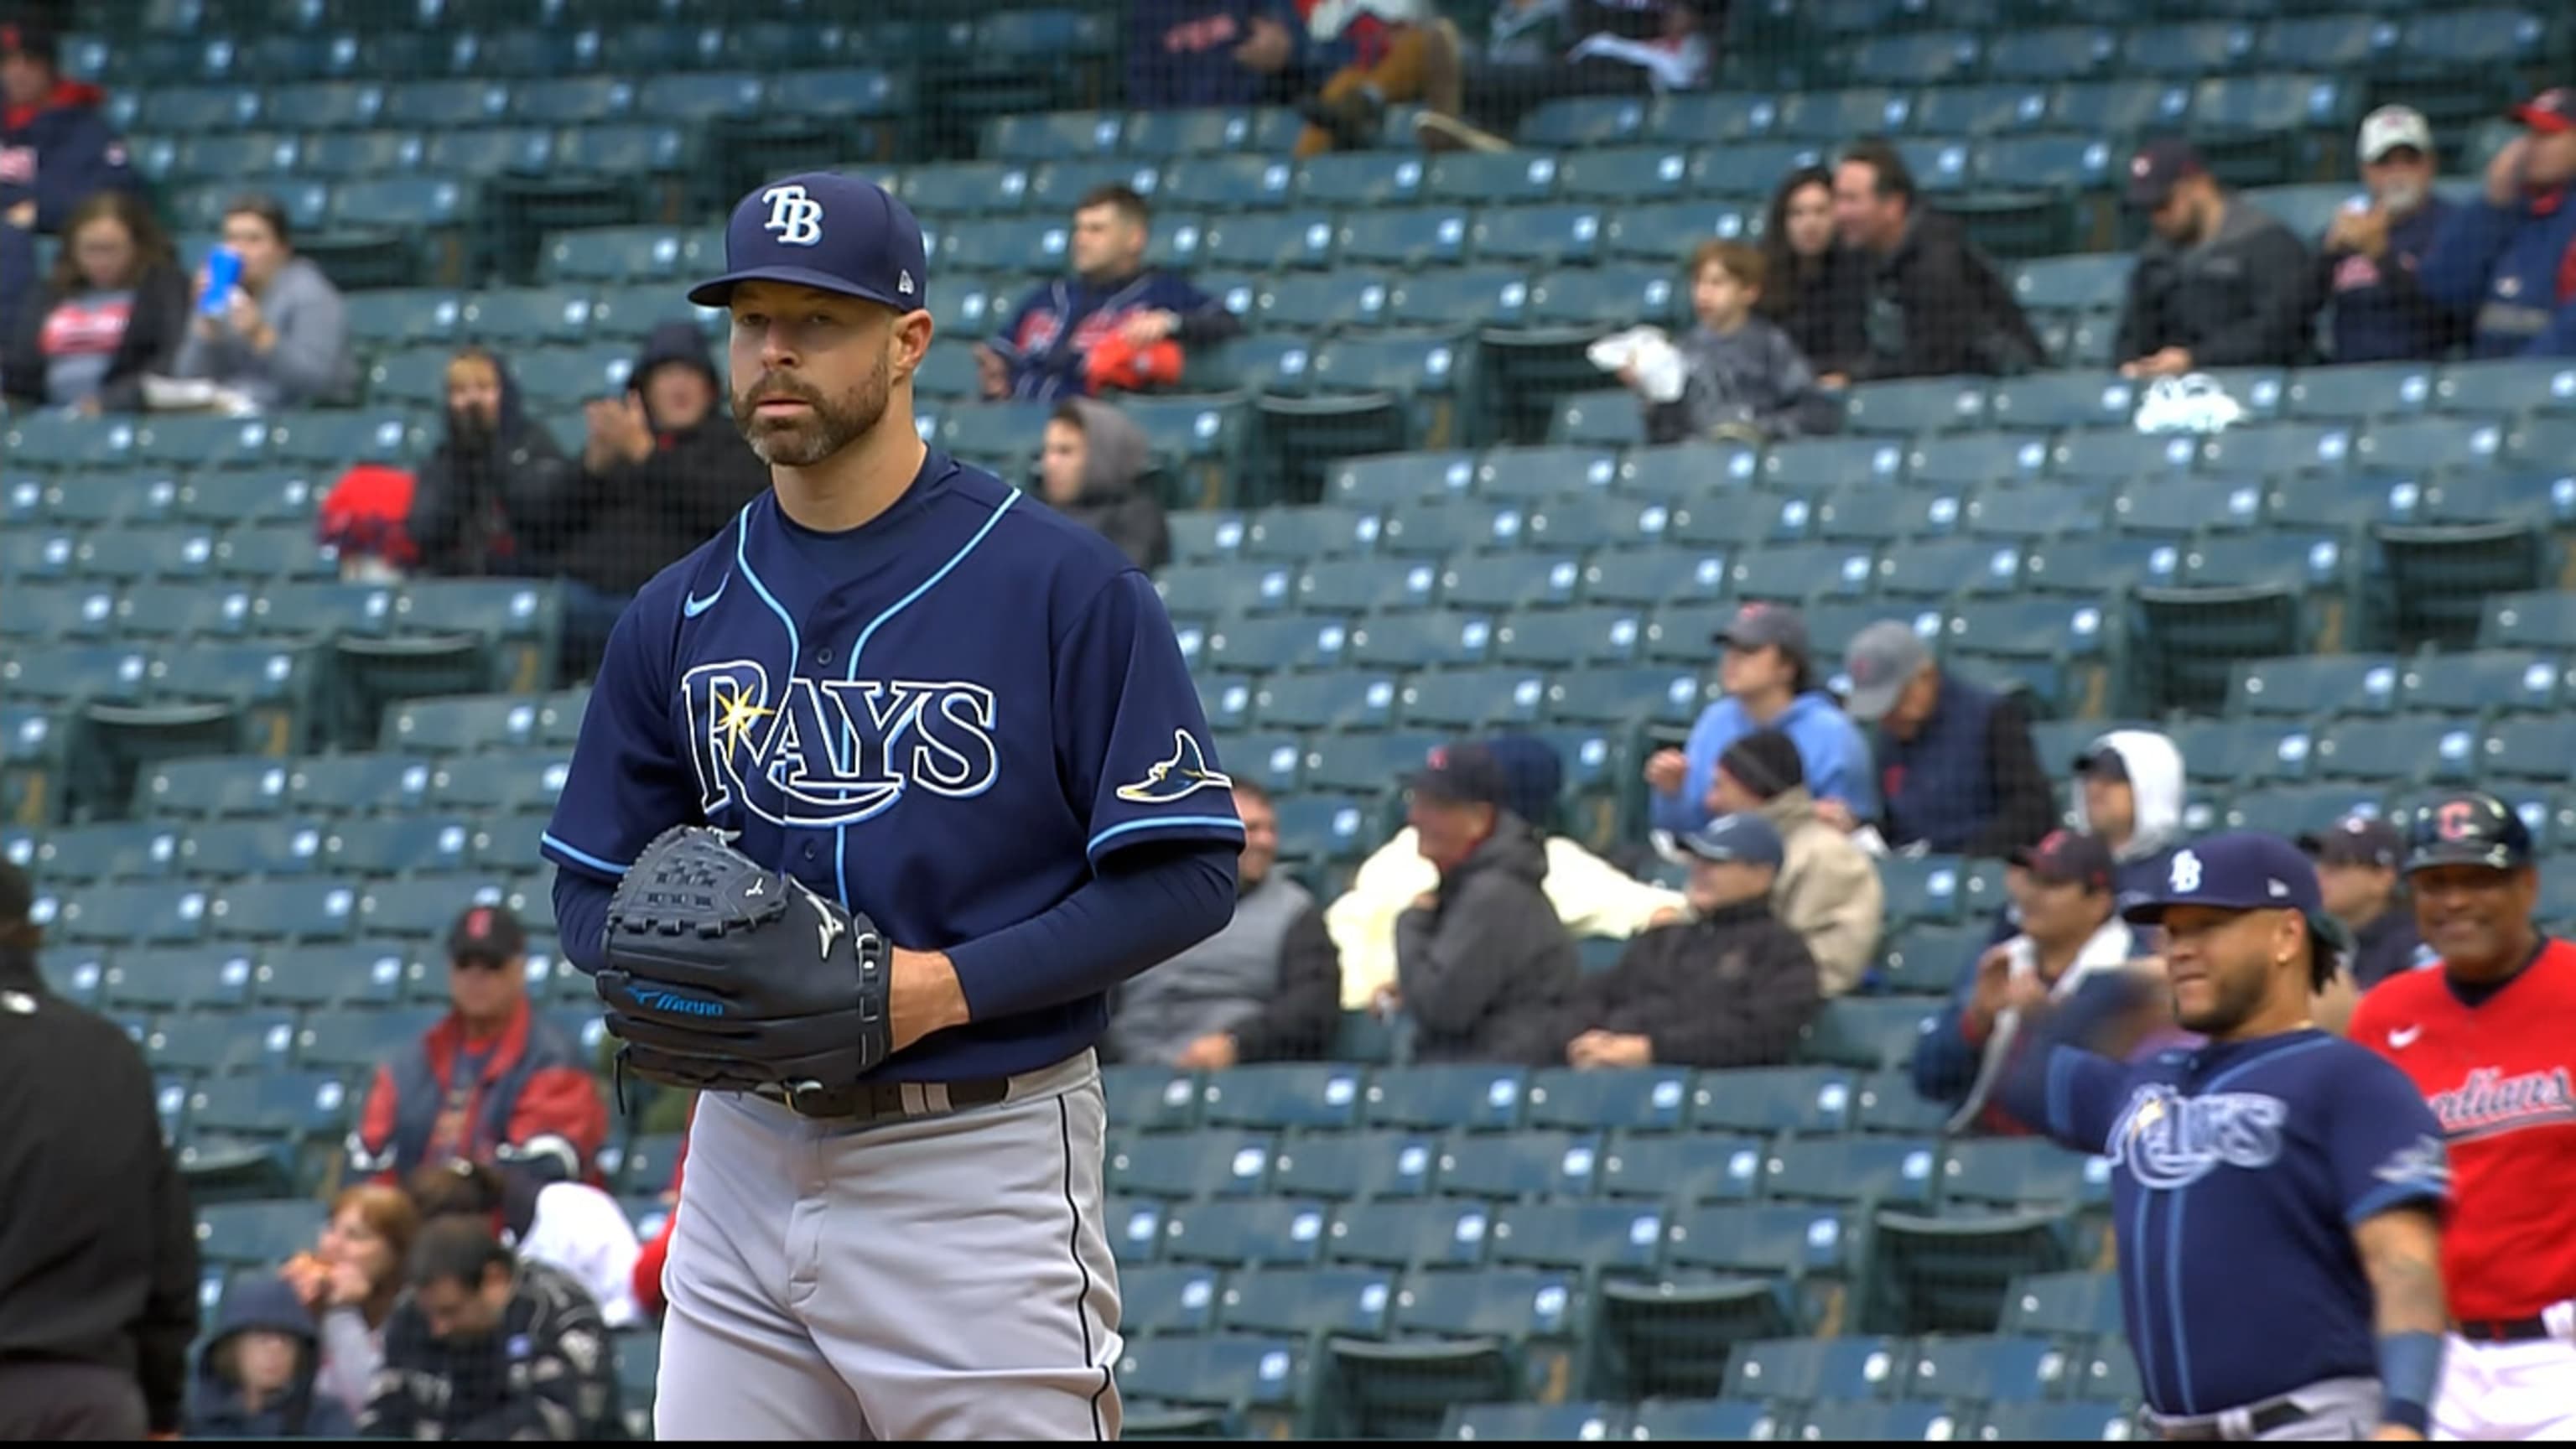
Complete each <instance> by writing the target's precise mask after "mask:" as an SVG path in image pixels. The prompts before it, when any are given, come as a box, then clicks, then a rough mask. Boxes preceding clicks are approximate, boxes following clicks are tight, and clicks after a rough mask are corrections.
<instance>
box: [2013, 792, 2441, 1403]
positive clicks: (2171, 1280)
mask: <svg viewBox="0 0 2576 1449" xmlns="http://www.w3.org/2000/svg"><path fill="white" fill-rule="evenodd" d="M2126 914H2127V915H2128V918H2129V920H2130V921H2131V922H2133V923H2135V924H2139V925H2149V926H2162V927H2163V928H2164V940H2165V971H2166V976H2167V982H2168V985H2169V986H2170V988H2171V990H2172V993H2173V1003H2174V1015H2175V1018H2176V1019H2177V1020H2178V1021H2180V1022H2181V1024H2182V1026H2183V1027H2184V1029H2186V1030H2188V1031H2192V1032H2196V1033H2199V1034H2200V1035H2201V1036H2202V1037H2203V1038H2205V1041H2204V1042H2203V1044H2201V1045H2199V1046H2195V1047H2174V1048H2169V1049H2167V1050H2164V1051H2161V1052H2158V1053H2156V1054H2155V1055H2153V1056H2151V1057H2148V1058H2146V1059H2145V1060H2143V1061H2139V1062H2136V1063H2121V1062H2116V1061H2112V1060H2111V1059H2109V1058H2107V1057H2099V1056H2094V1055H2092V1054H2090V1053H2088V1052H2085V1051H2083V1050H2081V1049H2079V1048H2076V1047H2071V1046H2056V1047H2052V1048H2050V1050H2049V1052H2048V1053H2047V1055H2046V1056H2045V1057H2039V1056H2037V1055H2036V1054H2033V1056H2031V1057H2026V1058H2025V1059H2024V1064H2023V1065H2021V1066H2019V1067H2017V1068H2016V1070H2015V1071H2014V1072H2013V1073H2012V1075H2011V1076H2009V1077H2007V1078H2006V1080H2005V1085H2004V1092H2005V1101H2006V1105H2007V1107H2008V1108H2009V1110H2011V1111H2012V1113H2013V1114H2014V1115H2015V1116H2017V1117H2019V1118H2020V1119H2021V1120H2023V1121H2025V1122H2031V1123H2045V1124H2046V1128H2047V1132H2048V1135H2049V1136H2051V1137H2053V1138H2055V1139H2056V1140H2057V1141H2058V1142H2060V1143H2061V1144H2063V1145H2065V1146H2067V1147H2070V1148H2072V1149H2074V1150H2075V1151H2078V1152H2086V1153H2094V1154H2099V1155H2101V1156H2104V1157H2107V1158H2109V1159H2110V1160H2111V1168H2112V1177H2111V1206H2112V1214H2113V1218H2112V1227H2113V1230H2114V1232H2115V1233H2116V1234H2117V1235H2118V1242H2119V1260H2120V1268H2119V1276H2120V1306H2121V1312H2122V1315H2123V1317H2124V1318H2125V1320H2126V1322H2127V1325H2128V1332H2129V1346H2130V1349H2131V1351H2132V1352H2134V1353H2135V1354H2136V1355H2137V1358H2138V1374H2139V1377H2140V1378H2141V1380H2143V1382H2144V1384H2145V1388H2146V1399H2147V1414H2146V1424H2145V1428H2146V1430H2147V1432H2148V1433H2149V1434H2151V1435H2153V1436H2154V1437H2157V1438H2164V1439H2359V1438H2381V1439H2420V1438H2422V1437H2424V1432H2425V1426H2426V1424H2427V1422H2428V1417H2429V1415H2430V1412H2431V1405H2432V1398H2433V1390H2434V1385H2435V1384H2436V1383H2437V1382H2439V1379H2440V1375H2441V1360H2442V1329H2443V1325H2444V1322H2445V1319H2444V1307H2443V1300H2442V1277H2441V1261H2440V1258H2441V1241H2440V1223H2439V1214H2440V1213H2441V1211H2442V1207H2443V1202H2444V1198H2445V1194H2446V1192H2447V1190H2448V1171H2447V1168H2446V1167H2445V1165H2444V1161H2443V1156H2442V1140H2441V1135H2440V1130H2439V1128H2438V1127H2436V1126H2435V1124H2434V1121H2433V1114H2432V1113H2431V1112H2429V1111H2427V1110H2425V1107H2424V1102H2423V1099H2422V1098H2421V1097H2420V1096H2418V1095H2416V1093H2415V1090H2414V1088H2413V1086H2412V1085H2411V1084H2410V1083H2408V1082H2407V1081H2406V1079H2405V1077H2404V1076H2403V1075H2402V1074H2400V1073H2398V1072H2395V1071H2392V1070H2390V1068H2389V1066H2388V1064H2387V1063H2386V1062H2383V1061H2381V1060H2379V1059H2378V1058H2377V1057H2375V1056H2373V1055H2371V1054H2370V1053H2369V1052H2367V1051H2365V1050H2363V1049H2362V1048H2360V1047H2358V1046H2355V1045H2353V1044H2352V1043H2350V1042H2348V1041H2345V1040H2343V1039H2342V1038H2340V1037H2335V1036H2329V1035H2327V1034H2326V1033H2324V1032H2321V1031H2318V1030H2317V1029H2316V1028H2315V1027H2313V1026H2312V1025H2310V1024H2309V1021H2308V1002H2309V998H2310V995H2311V992H2312V991H2313V989H2314V987H2315V986H2316V985H2317V984H2318V983H2322V982H2323V981H2325V980H2326V979H2327V977H2328V976H2330V975H2331V974H2332V973H2333V972H2334V971H2335V970H2336V969H2337V967H2338V965H2339V964H2340V962H2341V957H2342V953H2343V951H2344V950H2345V949H2346V948H2347V942H2346V939H2345V937H2344V935H2343V932H2342V928H2341V927H2339V926H2337V925H2336V924H2335V923H2334V921H2333V920H2332V919H2331V918H2330V917H2328V916H2327V915H2326V913H2325V908H2324V904H2323V902H2322V900H2321V898H2320V896H2319V892H2318V889H2317V875H2316V869H2315V867H2313V866H2311V865H2310V864H2309V863H2308V860H2307V857H2305V856H2303V855H2301V854H2300V853H2299V851H2298V849H2297V847H2295V846H2293V845H2291V844H2290V842H2288V841H2286V840H2283V839H2280V838H2278V837H2276V836H2270V835H2262V834H2257V833H2254V832H2250V831H2244V832H2236V833H2232V834H2223V835H2213V836H2210V837H2207V838H2206V839H2203V840H2199V841H2195V842H2194V843H2192V844H2191V845H2189V846H2187V847H2185V848H2184V849H2182V850H2180V851H2177V852H2175V854H2174V857H2173V859H2172V860H2171V861H2170V862H2169V863H2168V864H2167V866H2166V872H2165V878H2164V880H2163V882H2162V888H2161V889H2160V890H2158V891H2156V892H2154V893H2152V894H2148V895H2146V896H2144V897H2143V898H2141V899H2138V900H2135V901H2133V902H2132V904H2131V905H2129V906H2128V907H2127V910H2126Z"/></svg>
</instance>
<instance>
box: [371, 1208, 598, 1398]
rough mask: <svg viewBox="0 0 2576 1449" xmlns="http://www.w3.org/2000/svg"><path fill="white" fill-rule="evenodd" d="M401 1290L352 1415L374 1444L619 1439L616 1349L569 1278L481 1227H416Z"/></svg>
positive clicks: (452, 1222) (451, 1221) (463, 1223)
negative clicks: (372, 1388) (378, 1366)
mask: <svg viewBox="0 0 2576 1449" xmlns="http://www.w3.org/2000/svg"><path fill="white" fill-rule="evenodd" d="M409 1276H410V1280H411V1291H410V1292H409V1293H408V1294H406V1295H405V1296H404V1298H403V1300H402V1303H401V1306H399V1307H397V1308H396V1309H395V1310H394V1317H393V1322H392V1323H391V1324H390V1325H389V1326H388V1327H387V1328H386V1330H385V1371H384V1372H383V1373H382V1374H379V1375H377V1378H376V1394H375V1397H374V1399H373V1400H371V1401H370V1402H369V1403H368V1405H367V1412H366V1414H365V1416H364V1417H363V1418H362V1419H361V1420H360V1421H359V1431H360V1432H361V1433H364V1434H365V1435H367V1436H368V1437H369V1438H374V1439H449V1440H465V1439H539V1440H547V1441H551V1442H555V1443H566V1442H570V1441H574V1440H582V1439H616V1438H623V1437H625V1425H624V1424H623V1423H622V1422H621V1421H620V1419H619V1417H618V1406H617V1361H616V1344H615V1342H614V1340H612V1339H611V1338H610V1337H609V1335H608V1330H607V1328H606V1326H605V1325H604V1324H602V1323H601V1322H600V1317H599V1305H597V1304H595V1303H593V1302H591V1301H590V1296H589V1295H588V1294H586V1293H584V1292H582V1291H581V1285H579V1284H577V1283H575V1282H573V1281H572V1279H571V1278H569V1277H567V1276H565V1275H564V1274H563V1273H562V1272H561V1271H559V1270H557V1269H554V1268H550V1267H548V1266H546V1265H545V1264H543V1263H533V1262H515V1261H513V1260H512V1258H511V1256H510V1250H509V1249H508V1248H505V1247H503V1246H502V1245H501V1242H500V1240H499V1239H498V1238H496V1237H494V1236H493V1235H492V1230H491V1228H490V1227H489V1226H488V1225H486V1224H484V1223H481V1222H478V1221H476V1220H474V1219H472V1218H446V1219H443V1220H441V1221H439V1222H434V1223H431V1224H429V1225H427V1226H425V1227H423V1228H422V1229H421V1230H420V1241H419V1242H418V1243H417V1244H415V1245H413V1247H412V1254H411V1264H410V1274H409Z"/></svg>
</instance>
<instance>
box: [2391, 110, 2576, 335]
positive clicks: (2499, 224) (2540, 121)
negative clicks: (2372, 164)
mask: <svg viewBox="0 0 2576 1449" xmlns="http://www.w3.org/2000/svg"><path fill="white" fill-rule="evenodd" d="M2513 118H2514V119H2515V120H2517V121H2520V122H2521V123H2522V125H2523V133H2522V134H2521V135H2519V136H2516V137H2514V138H2513V139H2512V140H2510V141H2507V142H2506V143H2505V144H2504V146H2503V148H2502V149H2501V150H2498V151H2497V152H2496V153H2495V156H2494V158H2493V159H2491V160H2489V161H2488V162H2487V174H2486V185H2485V188H2484V189H2483V191H2482V192H2481V193H2480V194H2479V195H2478V196H2477V197H2475V198H2474V199H2472V200H2470V201H2468V202H2467V203H2465V204H2463V205H2461V206H2460V207H2458V208H2456V209H2455V210H2453V212H2452V213H2451V215H2450V216H2449V217H2448V218H2446V219H2445V220H2444V221H2443V223H2442V230H2441V231H2440V232H2439V233H2438V234H2436V235H2435V237H2434V238H2433V247H2432V250H2430V251H2428V252H2426V253H2425V254H2424V261H2423V265H2422V266H2421V267H2420V268H2419V269H2418V271H2417V272H2416V281H2417V282H2418V283H2420V284H2421V285H2422V286H2423V288H2424V295H2426V296H2428V297H2430V298H2432V299H2433V300H2434V301H2435V302H2437V303H2440V304H2441V305H2444V306H2449V307H2475V308H2476V309H2477V318H2476V320H2475V322H2473V323H2472V324H2471V331H2470V337H2469V352H2470V354H2471V355H2472V356H2476V357H2520V356H2529V357H2570V356H2576V205H2570V204H2569V197H2570V191H2571V185H2576V89H2570V88H2568V87H2565V86H2560V87H2557V88H2556V89H2553V90H2547V91H2543V92H2541V93H2540V94H2539V95H2537V96H2534V97H2532V98H2531V100H2530V101H2529V102H2527V103H2525V104H2523V105H2520V106H2516V107H2515V108H2514V111H2513Z"/></svg>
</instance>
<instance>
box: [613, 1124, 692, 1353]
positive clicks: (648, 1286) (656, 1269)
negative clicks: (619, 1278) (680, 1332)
mask: <svg viewBox="0 0 2576 1449" xmlns="http://www.w3.org/2000/svg"><path fill="white" fill-rule="evenodd" d="M697 1116H698V1100H697V1098H696V1097H695V1096H692V1097H691V1098H690V1099H689V1110H688V1119H687V1121H686V1122H684V1123H683V1124H682V1126H681V1129H680V1140H679V1142H678V1144H677V1145H676V1146H675V1147H674V1149H673V1151H672V1154H671V1185H670V1186H669V1187H667V1188H665V1189H663V1191H662V1196H661V1204H662V1222H661V1226H659V1227H658V1228H655V1229H654V1231H653V1235H652V1236H651V1237H650V1238H647V1239H646V1240H645V1242H644V1246H643V1250H642V1251H641V1252H639V1253H637V1254H636V1255H635V1273H634V1277H633V1279H632V1281H631V1283H630V1287H631V1288H632V1289H633V1291H634V1294H635V1308H636V1311H637V1312H638V1313H640V1314H642V1315H643V1317H644V1318H645V1320H646V1321H648V1322H652V1323H660V1322H661V1321H662V1316H663V1314H664V1313H666V1312H668V1311H669V1309H670V1306H671V1303H670V1299H669V1298H668V1297H666V1296H665V1295H664V1294H663V1292H662V1269H663V1267H664V1265H666V1264H668V1263H669V1262H670V1260H671V1236H672V1234H674V1233H676V1232H678V1231H679V1228H680V1181H681V1179H682V1178H683V1177H684V1176H686V1175H687V1173H688V1170H689V1128H690V1127H691V1126H693V1125H695V1123H696V1121H697ZM647 1221H648V1222H649V1219H648V1220H647Z"/></svg>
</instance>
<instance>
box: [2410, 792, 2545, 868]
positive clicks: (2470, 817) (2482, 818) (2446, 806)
mask: <svg viewBox="0 0 2576 1449" xmlns="http://www.w3.org/2000/svg"><path fill="white" fill-rule="evenodd" d="M2529 864H2531V827H2530V826H2527V825H2525V824H2523V823H2522V817H2521V816H2519V815H2516V814H2515V813H2514V811H2513V807H2512V806H2510V805H2507V804H2506V803H2504V802H2503V801H2502V800H2499V799H2497V798H2496V797H2494V796H2493V795H2490V794H2487V793H2486V792H2485V791H2483V790H2463V791H2461V792H2460V793H2458V794H2456V795H2445V796H2443V797H2442V798H2441V799H2439V800H2436V801H2433V802H2432V803H2431V804H2429V805H2426V806H2425V807H2424V808H2423V809H2421V810H2418V811H2416V812H2415V820H2414V823H2413V824H2412V825H2410V826H2409V827H2408V828H2407V831H2406V873H2407V874H2409V875H2412V874H2414V873H2415V872H2417V871H2419V870H2429V869H2431V868H2433V867H2434V866H2437V865H2482V866H2485V867H2486V868H2487V869H2489V870H2519V869H2521V868H2522V867H2523V866H2526V865H2529Z"/></svg>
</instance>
